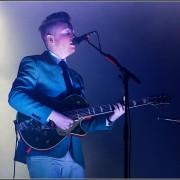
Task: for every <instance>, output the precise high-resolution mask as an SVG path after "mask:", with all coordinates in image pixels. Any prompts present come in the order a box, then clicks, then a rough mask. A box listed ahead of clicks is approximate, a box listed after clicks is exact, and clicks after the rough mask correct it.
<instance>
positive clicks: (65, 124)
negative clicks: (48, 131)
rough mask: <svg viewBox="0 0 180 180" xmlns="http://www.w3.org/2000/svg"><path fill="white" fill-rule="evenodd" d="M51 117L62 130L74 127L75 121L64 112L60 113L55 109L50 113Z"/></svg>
mask: <svg viewBox="0 0 180 180" xmlns="http://www.w3.org/2000/svg"><path fill="white" fill-rule="evenodd" d="M49 119H50V120H51V121H53V122H54V123H55V124H56V126H58V127H59V128H61V129H62V130H67V129H69V128H70V127H72V125H73V122H74V121H73V120H72V119H69V118H68V117H66V116H64V115H63V114H60V113H59V112H57V111H53V112H52V113H51V114H50V116H49Z"/></svg>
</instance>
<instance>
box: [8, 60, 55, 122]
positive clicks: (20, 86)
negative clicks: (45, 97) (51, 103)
mask: <svg viewBox="0 0 180 180" xmlns="http://www.w3.org/2000/svg"><path fill="white" fill-rule="evenodd" d="M38 73H39V72H38V66H37V63H36V60H34V59H33V58H32V57H25V58H23V59H22V61H21V63H20V65H19V69H18V74H17V77H16V79H15V81H14V82H13V85H12V88H11V90H10V92H9V96H8V102H9V104H10V106H12V107H13V108H14V109H15V110H17V111H18V112H20V113H22V114H25V115H27V116H29V117H31V118H33V119H35V120H37V121H39V122H41V123H43V124H46V120H47V118H48V116H49V115H50V113H51V112H52V110H53V109H52V108H50V107H48V106H46V105H44V104H42V103H41V102H39V101H37V100H36V99H35V98H33V97H34V96H33V94H35V92H36V86H37V81H38Z"/></svg>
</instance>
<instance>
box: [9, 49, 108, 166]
mask: <svg viewBox="0 0 180 180" xmlns="http://www.w3.org/2000/svg"><path fill="white" fill-rule="evenodd" d="M70 76H71V79H72V82H73V89H74V94H79V95H81V96H84V94H83V91H84V84H83V79H82V77H81V76H80V75H79V74H78V73H77V72H75V71H74V70H72V69H70ZM66 96H67V91H66V85H65V82H64V78H63V76H62V70H61V68H60V67H59V66H58V65H57V64H56V63H55V62H54V61H53V59H52V57H51V55H50V54H49V52H47V51H45V52H44V53H43V54H41V55H34V56H26V57H24V58H23V59H22V61H21V63H20V66H19V70H18V74H17V77H16V79H15V81H14V82H13V85H12V89H11V91H10V93H9V100H8V101H9V104H10V105H11V106H12V107H13V108H14V109H15V110H16V111H17V112H18V113H22V114H24V115H27V116H29V117H31V118H33V119H34V120H37V121H39V122H41V123H42V124H46V123H47V121H46V120H47V118H48V116H49V115H50V113H51V112H52V110H53V109H52V107H49V106H47V105H45V103H44V102H43V101H42V100H43V99H44V98H45V97H50V98H54V99H63V98H65V97H66ZM82 127H83V128H84V129H85V130H86V131H87V132H93V131H109V130H110V129H111V128H110V127H107V126H106V123H105V117H104V116H100V117H96V118H92V119H90V120H87V121H83V122H82ZM28 149H29V147H28V145H27V144H26V143H25V142H24V141H23V140H22V139H21V138H20V140H19V141H18V148H17V150H16V153H15V160H16V161H19V162H22V163H26V157H27V156H34V155H41V156H52V157H58V158H61V157H63V156H64V155H65V154H66V153H67V151H68V150H69V151H70V154H71V156H72V158H73V159H74V161H75V162H77V163H78V164H80V165H81V166H83V167H84V159H83V153H82V148H81V144H80V138H79V137H75V136H67V137H66V138H64V139H63V141H62V142H60V143H59V144H58V145H57V146H55V147H54V148H52V149H50V150H47V151H38V150H35V149H33V148H31V150H30V152H27V150H28Z"/></svg>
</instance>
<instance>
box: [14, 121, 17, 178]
mask: <svg viewBox="0 0 180 180" xmlns="http://www.w3.org/2000/svg"><path fill="white" fill-rule="evenodd" d="M14 125H15V133H16V142H15V151H14V155H15V154H16V149H17V142H18V133H17V129H16V120H14ZM15 175H16V161H15V160H14V172H13V179H15Z"/></svg>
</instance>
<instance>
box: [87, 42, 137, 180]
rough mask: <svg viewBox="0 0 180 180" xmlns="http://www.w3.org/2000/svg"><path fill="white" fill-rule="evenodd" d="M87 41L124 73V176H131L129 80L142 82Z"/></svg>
mask: <svg viewBox="0 0 180 180" xmlns="http://www.w3.org/2000/svg"><path fill="white" fill-rule="evenodd" d="M87 43H88V44H90V45H91V46H92V47H94V48H95V49H96V50H97V51H99V52H100V53H101V54H102V55H104V56H105V58H106V59H107V60H109V61H110V62H111V63H113V64H114V65H116V66H117V67H119V69H120V71H121V72H122V74H123V75H119V78H120V79H122V81H123V84H124V91H125V102H124V103H125V122H124V178H129V176H130V173H129V172H130V171H129V169H130V166H129V164H130V163H129V152H130V151H129V125H128V121H129V116H128V115H129V106H128V102H129V95H128V80H129V78H132V79H133V80H134V81H135V82H137V83H138V84H140V80H139V79H138V78H137V77H136V76H135V75H134V74H133V73H131V72H130V71H129V70H127V69H126V68H125V67H123V66H122V65H120V64H119V62H118V61H117V60H116V59H115V58H114V57H113V56H111V55H110V54H106V53H104V52H103V51H101V50H100V49H99V48H97V47H96V46H95V45H94V44H92V43H91V42H90V41H89V40H87Z"/></svg>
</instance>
